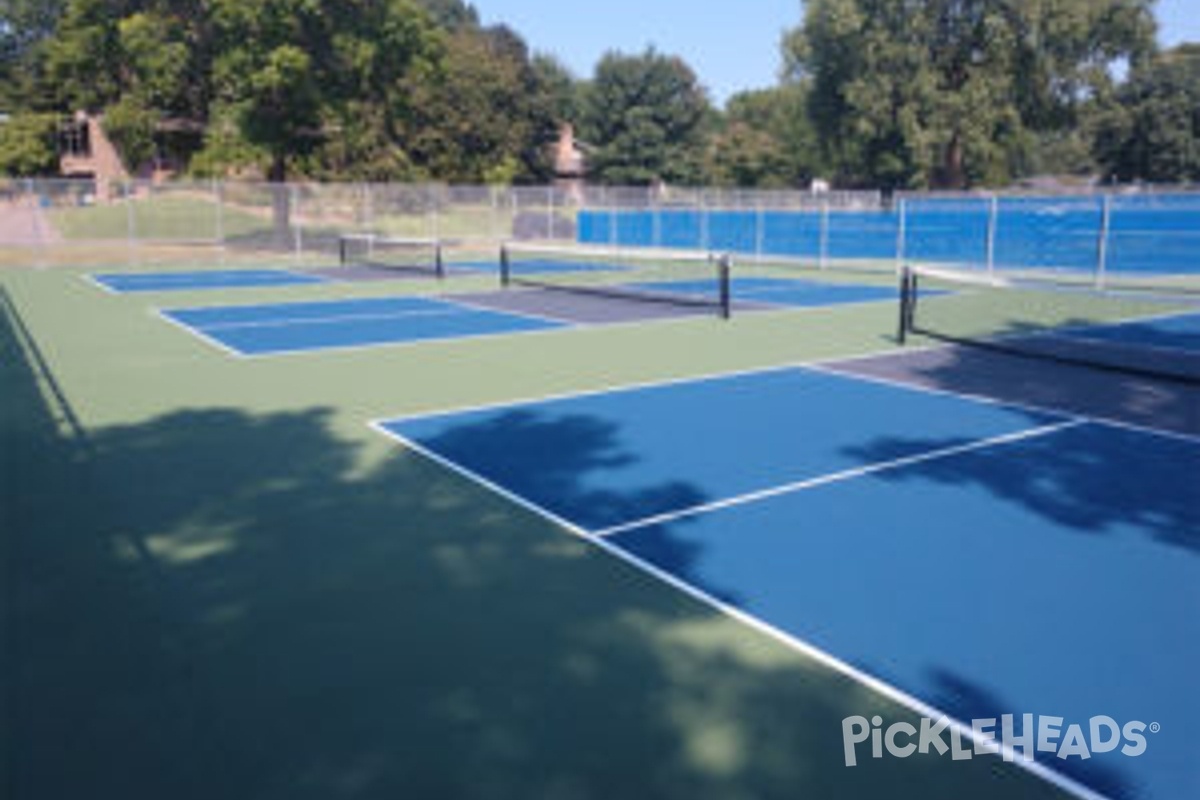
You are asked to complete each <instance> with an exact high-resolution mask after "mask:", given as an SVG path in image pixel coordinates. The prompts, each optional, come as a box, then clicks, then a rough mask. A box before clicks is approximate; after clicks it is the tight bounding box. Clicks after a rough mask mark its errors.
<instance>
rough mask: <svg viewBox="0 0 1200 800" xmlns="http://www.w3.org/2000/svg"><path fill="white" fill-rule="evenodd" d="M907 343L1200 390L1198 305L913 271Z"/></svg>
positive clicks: (1190, 299) (1159, 295)
mask: <svg viewBox="0 0 1200 800" xmlns="http://www.w3.org/2000/svg"><path fill="white" fill-rule="evenodd" d="M899 335H900V341H901V342H902V343H908V342H912V341H913V340H914V338H915V337H921V338H923V339H924V340H925V341H929V340H933V341H943V342H950V343H954V344H963V345H979V346H983V347H987V348H991V349H993V350H998V351H1003V352H1007V353H1012V354H1016V355H1022V356H1028V357H1035V358H1043V359H1050V360H1053V361H1059V362H1065V363H1071V364H1076V365H1084V366H1090V367H1097V368H1101V369H1107V370H1113V371H1118V372H1126V373H1131V374H1138V375H1144V376H1150V377H1154V378H1164V379H1168V380H1176V381H1184V382H1188V383H1200V297H1197V296H1196V295H1195V294H1192V293H1187V292H1181V293H1177V294H1176V293H1169V292H1154V293H1151V292H1133V291H1128V290H1111V289H1109V290H1104V289H1097V288H1080V287H1067V286H1062V285H1059V284H1047V283H1042V282H1034V281H1022V280H1013V279H1010V278H997V277H993V276H988V275H978V274H970V273H962V272H953V271H947V270H930V269H914V268H908V269H906V270H905V271H904V274H903V277H902V279H901V291H900V325H899Z"/></svg>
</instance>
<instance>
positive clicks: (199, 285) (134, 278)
mask: <svg viewBox="0 0 1200 800" xmlns="http://www.w3.org/2000/svg"><path fill="white" fill-rule="evenodd" d="M92 279H93V280H95V281H96V283H98V284H100V285H101V286H103V287H104V288H105V289H108V290H109V291H110V292H115V293H117V294H127V293H131V292H181V291H191V290H196V289H240V288H250V287H262V286H292V285H297V284H306V283H324V282H325V281H326V280H327V279H326V278H323V277H321V276H319V275H303V274H301V273H298V272H290V271H288V270H283V269H218V270H213V269H206V270H196V271H193V272H131V273H126V272H114V273H107V274H101V275H93V276H92Z"/></svg>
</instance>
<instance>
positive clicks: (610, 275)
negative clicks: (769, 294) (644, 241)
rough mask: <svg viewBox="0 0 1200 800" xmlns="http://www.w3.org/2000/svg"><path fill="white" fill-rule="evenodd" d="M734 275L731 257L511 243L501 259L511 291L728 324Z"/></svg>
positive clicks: (503, 281)
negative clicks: (673, 310) (640, 306)
mask: <svg viewBox="0 0 1200 800" xmlns="http://www.w3.org/2000/svg"><path fill="white" fill-rule="evenodd" d="M730 271H731V261H730V258H729V256H727V255H723V254H717V253H709V252H700V251H692V250H651V249H620V248H608V247H587V246H578V245H545V244H528V243H507V244H505V245H504V246H503V247H502V248H501V253H500V282H501V285H502V286H504V287H506V288H512V287H526V288H531V289H540V290H546V291H558V292H572V293H577V294H581V295H588V296H591V297H596V298H608V299H611V300H613V301H618V302H641V303H657V304H662V305H672V306H676V307H679V308H681V309H688V310H692V311H696V310H701V311H710V312H712V313H714V314H718V315H720V316H721V317H725V318H727V317H729V315H730V312H731V306H732V302H731V298H730Z"/></svg>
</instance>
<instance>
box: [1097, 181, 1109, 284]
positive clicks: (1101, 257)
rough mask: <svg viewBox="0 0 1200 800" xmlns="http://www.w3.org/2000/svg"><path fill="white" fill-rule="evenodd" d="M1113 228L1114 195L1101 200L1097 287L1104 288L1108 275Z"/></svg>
mask: <svg viewBox="0 0 1200 800" xmlns="http://www.w3.org/2000/svg"><path fill="white" fill-rule="evenodd" d="M1111 228H1112V195H1110V194H1104V195H1102V198H1101V201H1100V234H1099V236H1098V239H1097V242H1096V288H1097V289H1103V288H1104V286H1105V284H1106V283H1107V277H1108V234H1109V231H1110V230H1111Z"/></svg>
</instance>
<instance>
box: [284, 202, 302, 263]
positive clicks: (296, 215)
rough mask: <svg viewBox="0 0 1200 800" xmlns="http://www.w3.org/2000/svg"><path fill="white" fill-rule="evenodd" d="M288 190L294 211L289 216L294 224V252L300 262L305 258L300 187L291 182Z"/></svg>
mask: <svg viewBox="0 0 1200 800" xmlns="http://www.w3.org/2000/svg"><path fill="white" fill-rule="evenodd" d="M287 191H288V194H289V197H288V202H289V203H291V206H292V213H291V215H290V216H289V219H290V220H291V224H292V242H293V244H294V247H293V251H292V254H293V256H294V257H295V259H296V261H297V263H299V262H300V261H302V260H303V259H304V234H303V232H302V230H301V223H300V187H299V186H297V185H296V184H294V183H291V184H288V185H287Z"/></svg>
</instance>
